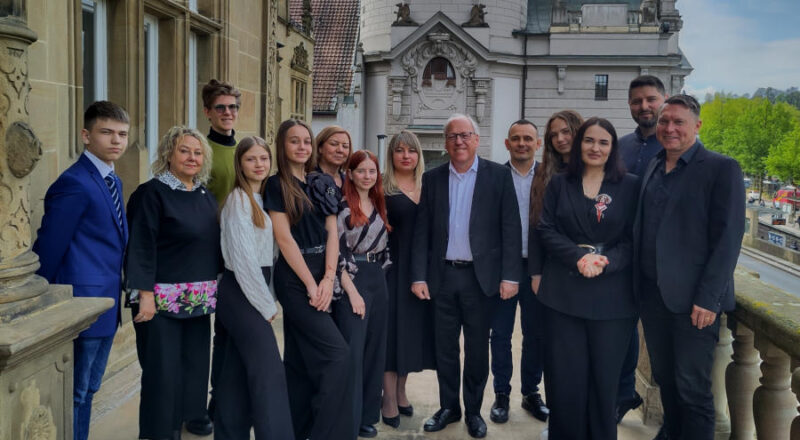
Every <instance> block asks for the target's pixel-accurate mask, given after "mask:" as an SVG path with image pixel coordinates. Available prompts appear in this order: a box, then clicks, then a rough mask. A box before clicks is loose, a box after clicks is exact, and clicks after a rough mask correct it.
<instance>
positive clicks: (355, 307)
mask: <svg viewBox="0 0 800 440" xmlns="http://www.w3.org/2000/svg"><path fill="white" fill-rule="evenodd" d="M346 168H347V177H346V178H345V180H344V186H343V187H342V190H343V193H344V198H343V199H342V204H341V205H340V210H339V215H338V216H337V225H338V231H339V252H340V255H341V256H340V258H339V261H340V267H341V268H342V272H341V287H342V288H343V289H334V292H337V291H338V292H337V294H336V295H334V299H335V301H334V303H333V316H334V319H335V320H336V324H337V325H338V326H339V330H341V331H342V335H343V336H344V338H345V339H346V340H347V342H348V344H350V358H351V360H352V364H351V365H352V369H353V372H354V375H353V376H354V377H353V380H354V383H353V410H354V411H353V416H354V424H355V425H356V426H358V427H359V430H358V435H359V437H375V436H377V435H378V431H377V430H376V429H375V427H374V426H373V425H374V424H375V423H377V422H378V414H379V413H380V404H381V388H382V379H383V367H384V366H385V365H386V303H387V293H386V275H385V273H384V271H383V269H384V268H386V267H387V266H389V265H390V264H391V262H390V261H389V249H388V248H387V244H388V238H387V233H388V231H389V230H391V227H390V226H389V224H388V223H387V219H386V201H385V200H384V197H383V183H382V182H381V175H380V174H379V172H378V158H377V157H375V155H374V154H372V153H370V152H369V151H366V150H360V151H356V152H355V153H353V155H352V156H350V160H349V161H348V163H347V167H346ZM342 290H344V291H345V292H346V293H347V295H343V294H342V292H341V291H342Z"/></svg>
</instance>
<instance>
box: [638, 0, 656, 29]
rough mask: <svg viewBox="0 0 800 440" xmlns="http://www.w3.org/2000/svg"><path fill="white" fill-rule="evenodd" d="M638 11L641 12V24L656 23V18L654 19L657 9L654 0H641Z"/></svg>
mask: <svg viewBox="0 0 800 440" xmlns="http://www.w3.org/2000/svg"><path fill="white" fill-rule="evenodd" d="M639 11H640V12H641V14H642V22H641V23H642V24H648V25H654V24H658V20H657V19H656V14H657V9H656V2H655V0H642V5H641V7H640V8H639Z"/></svg>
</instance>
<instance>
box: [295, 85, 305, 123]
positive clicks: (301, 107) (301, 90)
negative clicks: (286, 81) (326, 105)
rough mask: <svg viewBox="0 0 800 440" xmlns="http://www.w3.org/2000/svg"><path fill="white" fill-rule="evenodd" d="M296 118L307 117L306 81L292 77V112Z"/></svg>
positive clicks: (303, 118)
mask: <svg viewBox="0 0 800 440" xmlns="http://www.w3.org/2000/svg"><path fill="white" fill-rule="evenodd" d="M291 116H292V117H293V118H295V119H300V120H305V119H306V82H305V81H302V80H299V79H297V78H292V114H291Z"/></svg>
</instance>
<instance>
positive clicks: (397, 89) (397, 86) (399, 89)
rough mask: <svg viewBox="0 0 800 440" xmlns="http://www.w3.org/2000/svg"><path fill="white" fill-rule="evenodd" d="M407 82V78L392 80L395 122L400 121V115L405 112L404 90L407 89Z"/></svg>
mask: <svg viewBox="0 0 800 440" xmlns="http://www.w3.org/2000/svg"><path fill="white" fill-rule="evenodd" d="M405 82H406V78H405V77H403V78H392V79H390V84H391V87H392V117H393V118H394V120H398V119H400V113H401V112H402V110H403V89H404V87H405Z"/></svg>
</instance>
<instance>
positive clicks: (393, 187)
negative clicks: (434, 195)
mask: <svg viewBox="0 0 800 440" xmlns="http://www.w3.org/2000/svg"><path fill="white" fill-rule="evenodd" d="M400 144H403V145H405V146H407V147H408V148H410V149H412V150H413V151H416V152H417V157H418V158H419V159H418V160H417V166H416V167H415V168H414V183H415V184H416V186H417V188H418V189H420V190H421V189H422V173H424V172H425V159H424V158H423V157H422V146H421V145H420V143H419V139H418V138H417V135H415V134H414V133H412V132H410V131H408V130H403V131H401V132H400V133H397V134H396V135H394V136H392V140H390V141H389V147H388V148H387V150H386V155H385V156H386V158H385V159H384V166H383V190H384V192H385V193H386V194H387V195H392V194H399V193H400V188H399V187H398V186H397V178H396V177H395V175H394V161H393V160H392V156H393V155H394V154H393V153H394V149H395V148H397V147H398V146H399V145H400Z"/></svg>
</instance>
